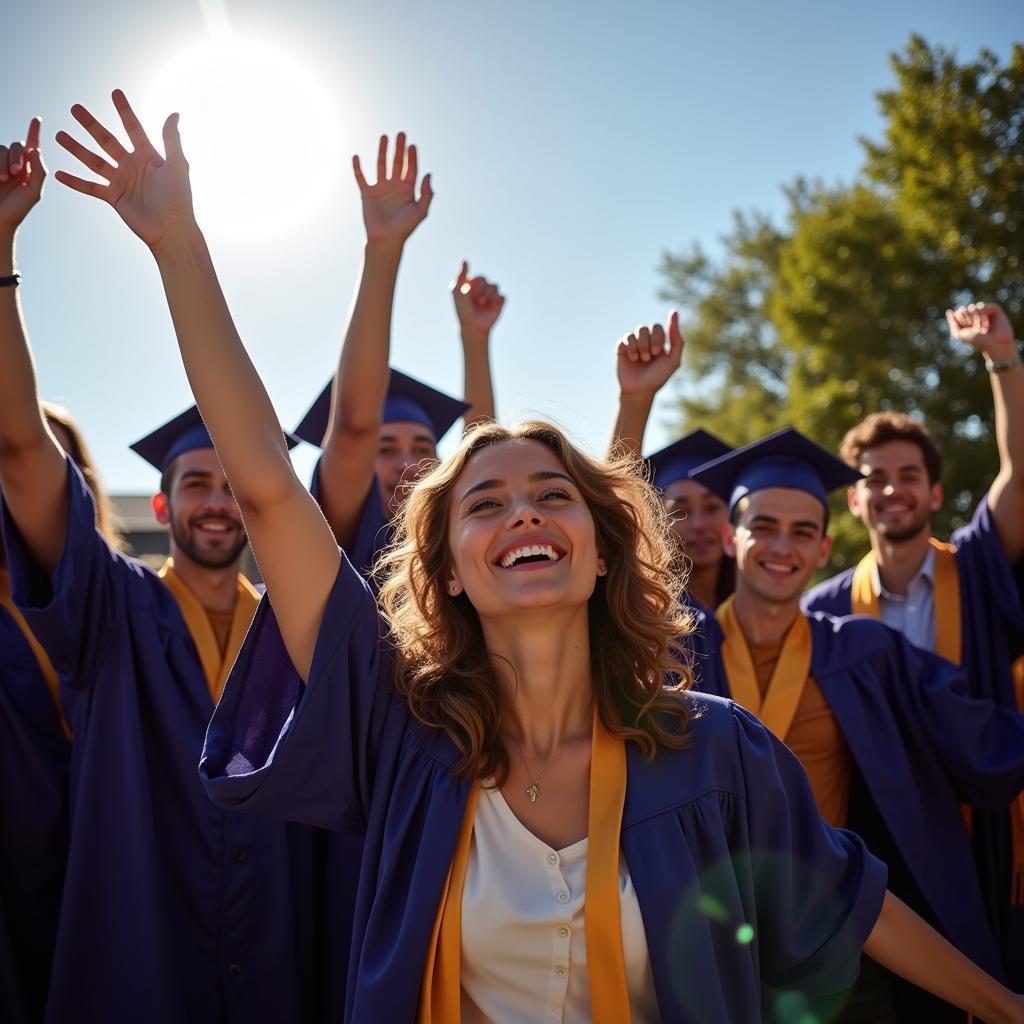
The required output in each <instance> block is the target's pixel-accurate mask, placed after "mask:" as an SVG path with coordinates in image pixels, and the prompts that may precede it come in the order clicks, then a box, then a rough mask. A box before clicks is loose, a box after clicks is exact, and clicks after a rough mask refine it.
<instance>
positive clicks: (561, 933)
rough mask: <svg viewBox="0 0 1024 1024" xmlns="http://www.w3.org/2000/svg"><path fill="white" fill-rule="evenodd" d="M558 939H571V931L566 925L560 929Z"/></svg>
mask: <svg viewBox="0 0 1024 1024" xmlns="http://www.w3.org/2000/svg"><path fill="white" fill-rule="evenodd" d="M558 937H559V938H560V939H567V938H569V929H568V928H566V927H565V925H562V927H561V928H559V929H558Z"/></svg>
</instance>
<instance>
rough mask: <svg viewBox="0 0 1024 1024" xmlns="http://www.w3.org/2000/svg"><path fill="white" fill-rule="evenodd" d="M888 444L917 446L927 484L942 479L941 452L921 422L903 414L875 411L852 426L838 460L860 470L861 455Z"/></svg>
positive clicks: (840, 447) (844, 440)
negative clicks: (906, 442)
mask: <svg viewBox="0 0 1024 1024" xmlns="http://www.w3.org/2000/svg"><path fill="white" fill-rule="evenodd" d="M889 441H909V442H910V443H911V444H916V445H917V447H918V448H919V449H920V451H921V458H922V460H923V462H924V468H925V470H926V472H927V473H928V482H929V483H930V484H937V483H939V481H940V480H941V479H942V450H941V449H940V448H939V446H938V444H937V443H936V441H935V438H933V437H932V435H931V434H930V433H929V432H928V428H927V427H926V426H925V425H924V424H923V423H920V422H918V421H917V420H915V419H913V418H911V417H910V416H907V415H905V414H904V413H902V412H875V413H872V414H871V415H870V416H868V418H867V419H865V420H862V421H861V422H860V423H858V424H857V425H856V426H855V427H851V428H850V429H849V430H848V431H847V432H846V436H845V437H844V438H843V443H842V444H841V445H840V446H839V457H840V458H841V459H842V460H843V462H845V463H846V464H847V465H850V466H853V467H854V469H859V468H860V461H861V457H862V456H863V455H864V452H866V451H867V450H868V449H869V448H876V447H877V446H878V445H880V444H887V443H888V442H889Z"/></svg>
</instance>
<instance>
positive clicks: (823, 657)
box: [693, 429, 1024, 1024]
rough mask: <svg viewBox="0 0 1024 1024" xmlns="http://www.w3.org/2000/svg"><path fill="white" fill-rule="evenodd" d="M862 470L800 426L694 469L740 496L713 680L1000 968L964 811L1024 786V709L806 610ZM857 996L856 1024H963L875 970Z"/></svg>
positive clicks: (916, 902)
mask: <svg viewBox="0 0 1024 1024" xmlns="http://www.w3.org/2000/svg"><path fill="white" fill-rule="evenodd" d="M858 477H859V473H858V471H857V470H854V469H851V468H850V467H849V466H847V465H846V464H845V463H843V462H841V461H839V460H838V459H836V458H834V457H833V456H832V455H830V454H829V453H828V452H826V451H825V450H824V449H822V448H820V447H819V446H818V445H816V444H814V443H813V442H812V441H810V440H809V439H808V438H806V437H804V436H803V435H802V434H799V433H798V432H797V431H795V430H792V429H786V430H783V431H780V432H779V433H776V434H773V435H771V436H770V437H767V438H765V439H763V440H761V441H758V442H755V443H754V444H751V445H747V446H745V447H743V448H738V449H736V450H735V451H733V452H731V453H729V454H728V455H725V456H723V457H721V458H719V459H716V460H714V461H712V462H710V463H708V464H706V465H705V466H702V467H699V468H698V469H696V470H694V471H693V478H694V479H695V480H697V481H699V482H701V483H702V484H704V485H705V486H706V487H708V488H709V489H710V490H712V491H714V492H715V493H717V494H718V495H720V496H721V497H722V498H723V499H724V500H726V501H727V502H728V506H729V514H730V519H731V527H730V529H729V530H728V532H727V537H726V547H727V550H728V551H729V552H730V553H731V554H734V556H735V558H736V592H735V594H734V595H733V597H731V598H730V599H728V600H727V601H725V602H724V603H723V604H722V605H721V606H720V607H719V609H718V612H717V615H716V618H717V620H718V625H719V626H720V628H721V639H720V642H719V649H718V652H717V653H718V658H717V660H716V661H714V663H713V664H712V665H710V666H708V667H707V670H706V671H705V672H704V673H703V678H702V683H701V685H702V686H703V687H704V688H705V689H709V690H712V691H713V692H717V693H720V694H722V695H725V696H731V697H732V698H733V699H734V700H736V701H737V702H738V703H740V704H741V705H742V706H744V707H746V708H747V709H748V710H750V711H752V712H754V713H755V714H757V715H758V716H759V717H760V718H761V719H762V720H763V721H764V723H765V725H767V726H768V728H769V729H771V730H772V731H773V732H774V733H775V734H776V735H777V736H778V737H779V738H780V739H782V740H784V742H785V743H786V744H787V745H788V746H789V747H790V748H791V749H792V750H793V752H794V753H795V754H796V755H797V756H798V757H799V758H800V760H801V761H802V763H803V765H804V767H805V768H806V770H807V773H808V776H809V777H810V780H811V784H812V788H813V789H814V792H815V796H816V798H817V800H818V805H819V808H820V810H821V813H822V816H823V817H824V818H825V819H826V820H827V821H828V822H829V823H830V824H832V825H835V826H840V827H842V826H846V827H850V828H854V829H855V830H856V831H859V832H860V833H861V834H862V835H863V836H864V837H865V839H867V841H868V844H869V846H870V847H871V849H872V851H873V852H874V853H876V854H877V855H878V856H880V857H882V859H884V860H886V861H887V863H888V864H889V868H890V879H889V886H890V888H891V889H892V890H893V891H894V892H896V893H897V894H898V895H900V896H901V898H903V899H904V900H906V901H907V902H908V903H910V904H911V905H912V906H914V908H915V909H916V910H917V911H918V912H919V913H921V914H922V915H923V916H925V917H926V918H927V919H929V920H930V921H931V922H932V923H934V924H935V925H936V926H937V927H938V928H939V929H940V930H941V931H943V932H944V933H945V934H946V936H947V938H949V939H950V940H951V941H952V942H953V943H954V944H955V945H956V946H957V947H958V948H959V949H960V950H961V951H962V952H963V953H965V954H966V955H967V956H969V957H970V958H971V959H972V960H974V962H975V963H977V964H979V965H981V966H983V967H984V968H985V969H986V970H988V971H990V972H994V973H995V974H996V975H999V974H1001V973H1002V970H1001V963H1000V956H999V951H998V948H997V944H996V942H995V940H994V938H993V935H992V932H991V930H990V929H989V927H988V925H987V922H986V918H985V913H984V906H983V901H982V893H981V890H980V887H979V884H978V879H977V875H976V872H975V869H974V864H973V860H972V857H971V848H970V840H969V837H968V835H967V830H966V828H965V826H964V822H963V818H962V816H961V813H960V807H959V803H960V801H961V800H963V799H972V800H976V801H978V802H979V803H983V804H986V805H987V806H989V807H998V806H1001V805H1005V804H1006V803H1008V802H1009V801H1010V800H1011V799H1012V798H1013V797H1014V796H1016V794H1017V793H1019V792H1020V790H1021V788H1022V786H1024V716H1021V715H1018V714H1016V713H1015V712H1013V711H1011V710H1009V709H1006V708H1000V707H998V706H996V705H994V704H992V703H991V702H987V701H979V700H974V699H971V698H970V697H969V696H968V695H967V692H966V682H965V680H964V677H963V674H962V672H961V671H960V670H959V669H957V668H956V666H954V665H952V664H951V663H949V662H947V661H945V660H944V659H942V658H940V657H938V656H937V655H935V654H932V653H930V652H926V651H923V650H921V649H919V648H917V647H914V646H913V645H912V644H910V643H909V642H908V641H907V640H906V639H905V638H904V637H902V636H901V635H900V634H899V633H897V632H896V631H895V630H892V629H889V628H887V627H886V626H884V625H882V624H881V623H878V622H873V621H871V620H870V619H866V618H846V619H834V618H832V617H830V616H827V615H820V616H808V615H807V614H805V613H804V612H802V611H801V608H800V595H801V592H802V591H803V588H804V587H805V586H806V584H807V582H808V580H809V579H810V577H811V575H812V574H813V573H814V571H815V570H816V569H820V568H821V567H823V566H824V565H825V564H826V561H827V559H828V554H829V548H830V541H829V538H828V535H827V526H828V493H829V491H831V490H833V489H835V488H837V487H841V486H844V485H850V484H852V483H854V482H856V480H857V479H858ZM858 999H859V1000H861V1003H860V1005H856V1004H855V1006H856V1012H857V1013H861V1014H863V1015H862V1016H860V1017H857V1016H852V1017H851V1019H863V1020H872V1021H874V1020H879V1019H881V1020H887V1019H895V1020H900V1021H907V1022H911V1021H913V1022H915V1024H916V1022H918V1021H923V1020H928V1021H930V1022H931V1021H944V1020H947V1019H948V1020H950V1021H953V1020H962V1014H960V1013H959V1011H955V1010H953V1009H952V1008H950V1007H947V1006H946V1005H945V1004H937V1003H936V1001H935V1000H934V999H932V997H930V996H927V995H925V994H924V993H921V992H920V991H918V990H910V989H909V988H908V987H907V986H905V985H904V984H903V983H897V980H896V979H891V978H889V977H888V976H885V975H880V974H879V973H878V972H875V971H871V970H870V969H869V970H867V971H865V975H864V981H863V982H862V983H861V986H860V993H859V996H858ZM854 1012H855V1010H854V1009H851V1011H850V1013H851V1014H854ZM887 1015H888V1016H887Z"/></svg>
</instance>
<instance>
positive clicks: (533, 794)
mask: <svg viewBox="0 0 1024 1024" xmlns="http://www.w3.org/2000/svg"><path fill="white" fill-rule="evenodd" d="M539 793H540V789H539V787H538V786H537V783H536V782H535V783H533V785H531V786H527V788H526V795H527V796H528V797H529V798H530V803H531V804H535V803H536V802H537V796H538V794H539Z"/></svg>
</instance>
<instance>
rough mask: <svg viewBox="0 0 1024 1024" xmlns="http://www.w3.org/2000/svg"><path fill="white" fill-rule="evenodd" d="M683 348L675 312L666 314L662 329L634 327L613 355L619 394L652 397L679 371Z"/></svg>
mask: <svg viewBox="0 0 1024 1024" xmlns="http://www.w3.org/2000/svg"><path fill="white" fill-rule="evenodd" d="M685 344H686V343H685V341H684V340H683V336H682V334H680V333H679V314H678V313H677V312H676V311H675V310H673V311H672V312H671V313H670V314H669V318H668V323H667V324H666V325H665V327H662V326H661V324H652V325H650V326H643V327H637V328H636V330H635V331H633V332H632V333H630V334H627V335H626V336H625V337H623V338H621V339H620V340H619V344H618V346H617V348H616V351H615V364H616V373H617V375H618V378H619V393H620V394H622V395H654V394H655V393H656V392H658V391H659V390H660V389H661V388H662V387H663V386H664V385H665V383H666V382H667V381H668V379H669V378H670V377H671V376H672V374H673V373H675V372H676V370H678V369H679V362H680V360H681V359H682V358H683V347H684V345H685Z"/></svg>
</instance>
